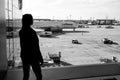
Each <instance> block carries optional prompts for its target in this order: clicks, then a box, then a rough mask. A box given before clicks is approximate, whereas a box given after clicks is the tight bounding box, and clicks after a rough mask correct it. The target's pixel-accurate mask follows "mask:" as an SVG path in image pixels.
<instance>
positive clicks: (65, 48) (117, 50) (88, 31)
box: [7, 26, 120, 65]
mask: <svg viewBox="0 0 120 80" xmlns="http://www.w3.org/2000/svg"><path fill="white" fill-rule="evenodd" d="M64 32H65V33H64V34H59V35H57V36H55V37H51V38H50V37H49V38H48V37H40V36H39V35H38V36H39V45H40V49H41V52H42V55H43V57H44V58H49V56H48V53H50V54H58V52H59V51H60V52H61V56H62V57H61V60H63V61H65V62H67V63H70V64H72V65H87V64H102V63H103V62H101V61H100V59H103V58H108V59H112V57H113V56H115V57H117V59H118V61H120V26H116V27H115V28H113V29H106V28H96V27H90V28H78V29H76V32H73V31H72V30H71V29H67V30H64ZM104 38H108V39H110V40H112V41H114V42H117V43H118V44H119V45H106V44H103V42H102V39H104ZM74 39H76V40H78V42H80V43H81V44H73V43H72V40H74ZM8 41H9V40H7V44H8ZM12 41H13V40H12V39H11V43H10V44H13V43H12ZM7 47H9V45H7ZM10 47H11V48H10V53H11V58H13V57H12V56H13V55H14V56H15V60H16V61H19V60H20V57H19V56H20V45H19V38H14V46H12V45H11V46H10ZM13 47H14V49H13ZM13 50H14V51H13ZM7 53H9V48H7ZM13 53H14V54H13ZM7 55H8V58H9V56H10V55H9V54H7Z"/></svg>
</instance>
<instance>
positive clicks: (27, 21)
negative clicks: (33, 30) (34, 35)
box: [22, 14, 33, 26]
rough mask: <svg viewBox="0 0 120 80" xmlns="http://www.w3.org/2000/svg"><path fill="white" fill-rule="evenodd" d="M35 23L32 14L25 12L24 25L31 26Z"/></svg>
mask: <svg viewBox="0 0 120 80" xmlns="http://www.w3.org/2000/svg"><path fill="white" fill-rule="evenodd" d="M32 24H33V17H32V15H31V14H24V15H23V17H22V25H25V26H30V25H32Z"/></svg>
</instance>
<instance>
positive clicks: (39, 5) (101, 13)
mask: <svg viewBox="0 0 120 80" xmlns="http://www.w3.org/2000/svg"><path fill="white" fill-rule="evenodd" d="M25 13H31V14H32V15H33V16H34V18H47V19H48V18H50V19H90V17H91V18H92V19H93V18H94V19H96V18H113V19H114V18H116V19H119V20H120V0H23V14H25Z"/></svg>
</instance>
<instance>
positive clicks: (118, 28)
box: [6, 0, 120, 68]
mask: <svg viewBox="0 0 120 80" xmlns="http://www.w3.org/2000/svg"><path fill="white" fill-rule="evenodd" d="M34 2H35V3H36V5H34V4H33V2H32V0H31V1H29V3H30V4H28V2H27V1H23V3H24V6H23V7H24V8H23V13H25V12H27V11H28V12H29V13H32V14H33V17H34V24H33V26H32V28H33V29H34V30H35V31H36V32H37V34H38V38H39V46H40V50H41V52H42V56H43V58H44V65H43V67H58V66H73V65H88V64H104V63H110V62H119V61H120V54H119V53H120V46H119V45H120V40H119V39H120V21H119V18H117V17H116V15H118V14H117V13H119V12H117V11H119V10H118V7H119V6H118V5H117V6H116V7H114V8H115V12H116V13H110V12H109V11H108V12H105V11H104V10H103V9H102V7H101V6H102V5H103V6H104V7H107V8H108V9H109V10H111V9H110V8H111V6H110V5H108V6H105V5H104V4H103V3H104V1H91V0H89V1H87V0H85V1H83V0H80V1H78V0H75V1H74V0H71V1H69V2H67V0H66V1H63V0H61V1H60V2H59V0H58V2H56V1H53V2H49V1H41V2H39V1H38V2H37V1H34ZM108 2H109V1H108ZM58 3H59V6H57V5H56V4H58ZM99 3H100V4H99ZM40 4H41V5H40ZM105 4H107V1H105ZM111 4H112V3H111ZM46 5H47V6H46ZM72 5H74V6H72ZM113 5H114V4H113ZM27 6H28V7H27ZM95 6H96V7H97V8H99V10H100V11H101V12H99V11H98V9H97V8H95ZM38 7H39V8H40V9H38ZM30 9H31V10H30ZM25 10H26V11H25ZM102 10H103V11H102ZM105 10H106V8H105ZM31 11H32V12H31ZM91 12H95V13H91ZM89 13H90V14H89ZM106 14H111V15H110V17H108V16H109V15H106ZM115 14H116V15H115ZM97 15H98V16H97ZM113 15H115V16H113ZM51 16H52V18H51ZM92 16H93V17H92ZM21 17H22V11H21V10H19V8H18V0H6V25H7V54H8V60H9V61H10V62H9V63H10V64H12V61H14V62H15V64H14V65H13V67H18V66H19V65H21V60H20V41H19V36H18V32H19V30H20V29H21V26H22V25H21ZM115 17H116V18H115ZM10 68H11V66H10Z"/></svg>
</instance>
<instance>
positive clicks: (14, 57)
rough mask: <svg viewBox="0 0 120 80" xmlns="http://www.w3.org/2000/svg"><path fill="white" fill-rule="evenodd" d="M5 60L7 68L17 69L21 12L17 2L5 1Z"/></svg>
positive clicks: (16, 0) (13, 0)
mask: <svg viewBox="0 0 120 80" xmlns="http://www.w3.org/2000/svg"><path fill="white" fill-rule="evenodd" d="M5 5H6V6H5V8H6V9H5V13H6V16H5V17H6V33H7V40H6V42H7V58H8V67H9V68H10V69H11V68H14V67H18V66H19V64H20V62H21V60H20V45H19V43H20V42H19V35H18V32H19V30H20V28H21V18H22V12H21V10H19V7H18V0H6V1H5Z"/></svg>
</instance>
